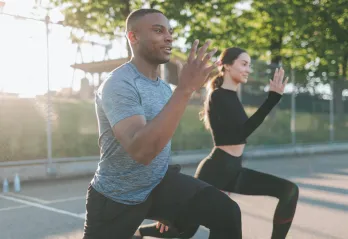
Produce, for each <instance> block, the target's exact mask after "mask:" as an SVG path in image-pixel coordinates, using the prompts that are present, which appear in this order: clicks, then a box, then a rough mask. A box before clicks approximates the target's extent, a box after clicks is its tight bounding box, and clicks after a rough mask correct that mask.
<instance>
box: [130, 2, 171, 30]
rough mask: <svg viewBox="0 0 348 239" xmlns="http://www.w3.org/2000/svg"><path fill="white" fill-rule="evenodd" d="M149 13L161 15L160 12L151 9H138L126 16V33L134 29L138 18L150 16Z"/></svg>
mask: <svg viewBox="0 0 348 239" xmlns="http://www.w3.org/2000/svg"><path fill="white" fill-rule="evenodd" d="M151 13H161V14H163V12H161V11H160V10H157V9H151V8H142V9H138V10H135V11H133V12H131V13H130V14H129V15H128V17H127V20H126V32H128V31H131V30H132V28H133V27H134V25H135V23H136V22H137V21H138V20H139V19H140V18H142V17H143V16H145V15H147V14H151ZM163 15H164V14H163Z"/></svg>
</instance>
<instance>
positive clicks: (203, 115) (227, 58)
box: [199, 47, 246, 130]
mask: <svg viewBox="0 0 348 239" xmlns="http://www.w3.org/2000/svg"><path fill="white" fill-rule="evenodd" d="M244 52H246V51H245V50H244V49H241V48H239V47H230V48H226V49H225V50H224V51H223V52H222V53H221V54H220V57H219V60H220V62H221V65H222V66H221V68H220V69H219V73H218V74H217V75H215V76H214V77H213V78H212V79H211V80H209V81H208V82H207V84H206V87H205V88H206V96H205V100H204V104H203V110H202V111H201V112H199V116H200V120H202V121H203V123H204V125H205V128H206V129H208V130H209V129H210V124H209V120H208V115H207V109H208V105H209V99H210V95H211V93H212V92H213V91H214V90H215V89H217V88H220V87H221V85H222V84H223V83H224V71H225V69H224V66H223V65H224V64H227V65H232V64H233V63H234V61H235V60H236V59H237V58H238V57H239V55H240V54H242V53H244Z"/></svg>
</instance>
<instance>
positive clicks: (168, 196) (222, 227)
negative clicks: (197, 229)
mask: <svg viewBox="0 0 348 239" xmlns="http://www.w3.org/2000/svg"><path fill="white" fill-rule="evenodd" d="M86 211H87V213H86V221H85V228H84V237H83V238H84V239H92V238H93V239H116V238H117V239H129V238H131V237H132V235H133V234H134V232H135V231H136V229H137V228H138V226H139V225H140V224H141V223H142V222H143V220H144V219H153V220H158V221H161V222H163V223H165V224H167V225H170V226H171V228H172V229H173V230H175V228H181V227H182V226H187V225H190V226H195V225H204V226H206V227H207V228H209V229H210V237H209V238H211V239H213V238H214V239H218V238H219V239H224V238H226V239H227V238H237V239H239V238H241V230H240V228H241V216H240V209H239V207H238V205H237V204H236V203H235V202H234V201H232V200H230V198H229V197H228V196H226V195H225V194H224V193H222V192H220V191H219V190H218V189H216V188H214V187H212V186H210V185H209V184H207V183H205V182H203V181H201V180H198V179H195V178H193V177H191V176H188V175H185V174H181V173H179V172H178V170H177V169H175V168H174V169H173V168H172V167H171V168H170V169H168V172H167V174H166V175H165V177H164V178H163V180H162V181H161V183H160V184H159V185H158V186H157V187H156V188H155V189H154V190H153V191H152V192H151V194H150V195H149V197H148V198H147V200H146V201H145V202H143V203H141V204H137V205H125V204H121V203H117V202H114V201H112V200H110V199H108V198H106V197H105V196H103V195H102V194H100V193H99V192H97V191H96V190H95V189H94V188H93V187H91V186H90V187H89V188H88V194H87V203H86ZM176 232H177V231H176ZM177 233H179V232H177Z"/></svg>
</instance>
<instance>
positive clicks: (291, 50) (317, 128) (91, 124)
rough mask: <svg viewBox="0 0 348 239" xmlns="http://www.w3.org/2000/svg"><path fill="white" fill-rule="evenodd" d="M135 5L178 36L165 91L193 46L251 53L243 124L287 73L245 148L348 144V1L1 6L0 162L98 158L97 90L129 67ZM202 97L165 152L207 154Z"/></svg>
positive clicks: (165, 72) (68, 1) (66, 0)
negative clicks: (128, 25)
mask: <svg viewBox="0 0 348 239" xmlns="http://www.w3.org/2000/svg"><path fill="white" fill-rule="evenodd" d="M140 7H152V8H156V9H160V10H162V11H163V12H164V13H165V14H166V15H167V16H168V18H169V19H170V20H171V24H172V26H173V27H174V28H175V35H174V37H175V42H174V45H175V51H174V54H173V57H172V60H173V61H172V62H169V63H168V64H166V65H164V66H162V68H161V74H162V77H163V78H164V79H165V80H167V81H168V82H169V83H170V84H171V85H172V87H173V88H175V85H176V83H177V75H176V69H175V68H176V66H175V64H174V63H173V62H174V60H176V59H179V60H182V61H184V60H185V58H186V56H187V49H188V48H190V45H191V42H192V41H193V40H194V39H195V38H198V39H200V40H201V41H204V40H206V39H213V45H214V46H217V47H218V48H219V49H220V50H222V49H224V48H226V47H231V46H239V47H242V48H244V49H246V50H247V51H248V53H249V54H250V55H251V56H252V69H253V72H252V76H251V77H250V79H249V82H248V83H247V84H246V85H244V86H243V87H242V88H241V90H240V92H239V96H240V98H241V101H242V103H243V104H244V106H245V107H246V111H247V113H248V114H249V115H251V114H253V113H254V112H255V110H256V109H257V108H258V107H259V106H260V105H261V104H262V102H263V101H264V100H265V98H266V96H267V88H268V82H269V79H270V78H271V77H272V75H273V72H274V70H275V68H276V67H279V66H283V67H284V68H285V70H286V75H287V76H289V84H288V85H287V87H286V94H285V95H284V97H283V98H282V100H281V102H280V104H279V105H277V107H276V109H275V110H273V111H272V114H271V115H270V116H269V117H267V119H266V121H265V122H264V124H263V125H262V126H261V127H260V128H259V129H257V131H256V132H255V133H254V134H253V135H252V136H251V137H250V139H249V147H254V146H255V147H257V146H260V147H261V146H262V147H266V146H267V147H279V146H280V145H283V146H286V145H305V144H316V143H324V144H330V143H337V142H347V141H348V136H347V135H348V124H347V123H348V121H347V112H348V103H347V96H348V81H347V72H348V70H347V64H348V40H347V39H348V31H347V30H348V29H347V28H348V27H347V26H348V23H347V18H348V10H347V0H336V1H319V0H318V1H307V0H298V1H285V0H284V1H279V0H269V1H264V2H261V1H230V0H229V1H225V0H209V1H205V0H199V1H198V0H192V1H181V0H173V1H171V0H166V1H164V0H162V1H160V0H157V1H156V0H153V1H151V0H149V1H146V0H104V1H88V0H84V1H80V0H52V1H49V0H25V1H23V0H5V1H4V0H1V1H0V36H1V37H0V135H1V137H0V161H14V160H33V159H44V158H62V157H81V156H96V155H98V153H99V149H98V145H97V137H98V135H97V121H96V116H95V112H94V103H93V99H94V91H95V90H96V88H97V87H98V86H99V85H100V83H101V82H102V81H103V80H104V79H105V78H106V77H107V75H108V73H109V72H110V71H111V70H113V69H114V68H116V67H117V66H119V65H121V64H123V63H124V62H126V61H127V60H128V59H129V55H130V54H129V48H128V45H127V42H126V38H125V34H124V24H125V19H126V17H127V15H128V14H129V13H130V12H131V11H132V10H134V9H137V8H140ZM219 53H220V52H218V54H219ZM203 99H204V89H202V90H201V91H199V92H196V93H195V94H194V95H193V97H192V100H191V102H190V105H189V106H188V107H187V110H186V112H185V115H184V117H183V119H182V121H181V123H180V125H179V127H178V130H177V131H176V133H175V136H174V138H173V151H190V150H204V149H206V150H209V149H210V148H211V146H212V140H211V136H210V134H209V132H208V131H206V130H205V129H204V126H203V124H202V123H201V122H200V121H199V116H198V112H199V111H200V110H201V109H202V102H203Z"/></svg>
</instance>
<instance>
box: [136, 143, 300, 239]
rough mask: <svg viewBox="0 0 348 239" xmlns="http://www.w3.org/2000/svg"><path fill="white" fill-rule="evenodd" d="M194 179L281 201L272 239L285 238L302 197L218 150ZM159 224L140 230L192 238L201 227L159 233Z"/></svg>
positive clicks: (292, 187) (144, 233)
mask: <svg viewBox="0 0 348 239" xmlns="http://www.w3.org/2000/svg"><path fill="white" fill-rule="evenodd" d="M195 177H197V178H199V179H201V180H203V181H205V182H208V183H209V184H211V185H213V186H215V187H217V188H218V189H220V190H223V191H228V192H232V193H238V194H244V195H262V196H271V197H276V198H278V199H279V201H278V205H277V208H276V210H275V213H274V217H273V232H272V237H271V238H272V239H284V238H285V237H286V235H287V233H288V231H289V229H290V226H291V223H292V220H293V217H294V214H295V211H296V205H297V200H298V196H299V189H298V186H297V185H296V184H294V183H292V182H290V181H288V180H285V179H282V178H278V177H275V176H273V175H269V174H265V173H261V172H257V171H254V170H251V169H248V168H244V167H242V157H234V156H232V155H230V154H228V153H226V152H225V151H223V150H221V149H219V148H216V149H214V150H213V151H212V153H211V154H210V155H209V156H208V157H207V158H205V159H204V160H202V162H201V163H200V164H199V166H198V168H197V171H196V175H195ZM155 225H156V224H151V225H147V226H142V227H140V228H139V229H140V233H141V235H142V236H153V237H159V238H175V237H177V238H191V237H193V236H194V234H195V233H196V231H197V229H198V227H199V225H194V226H192V225H186V226H185V225H182V224H181V223H178V224H177V225H180V227H178V228H180V229H178V230H179V231H181V232H182V233H180V234H178V232H175V231H174V230H173V231H172V230H171V229H169V230H168V231H167V232H163V233H160V232H159V229H157V228H156V226H155Z"/></svg>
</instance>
